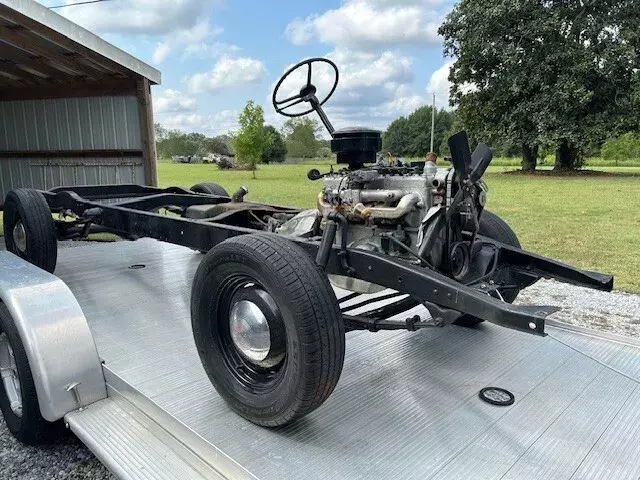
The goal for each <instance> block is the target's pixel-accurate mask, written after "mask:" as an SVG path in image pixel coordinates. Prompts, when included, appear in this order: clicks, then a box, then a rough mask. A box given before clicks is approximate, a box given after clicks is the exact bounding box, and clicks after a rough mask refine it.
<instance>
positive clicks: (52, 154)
mask: <svg viewBox="0 0 640 480" xmlns="http://www.w3.org/2000/svg"><path fill="white" fill-rule="evenodd" d="M129 157H137V158H140V157H143V152H142V151H141V150H112V149H108V150H51V151H47V150H0V158H129Z"/></svg>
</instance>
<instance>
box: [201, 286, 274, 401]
mask: <svg viewBox="0 0 640 480" xmlns="http://www.w3.org/2000/svg"><path fill="white" fill-rule="evenodd" d="M218 292H219V294H218V295H216V299H217V307H216V309H215V311H216V312H217V321H216V322H214V324H213V325H214V329H216V330H217V331H216V332H215V337H216V338H217V339H218V342H219V345H220V351H221V353H222V357H223V361H224V363H225V364H226V367H227V371H229V372H230V373H231V375H232V376H233V377H234V379H235V380H236V381H237V382H239V383H240V384H241V385H242V386H243V387H244V388H245V389H246V390H248V391H251V392H253V393H266V392H269V391H272V390H273V389H274V388H275V387H276V386H277V385H278V384H279V383H280V380H281V379H282V377H283V375H284V370H285V364H286V334H285V326H284V321H283V319H282V314H281V312H280V309H279V307H278V305H277V304H276V302H275V300H274V299H273V297H272V296H271V295H270V294H269V293H268V292H267V290H266V289H265V288H264V287H263V286H262V285H261V284H260V283H259V282H258V281H257V280H256V279H254V278H251V277H249V276H246V275H238V276H232V277H230V278H227V279H225V280H224V281H223V282H222V285H221V288H220V290H218Z"/></svg>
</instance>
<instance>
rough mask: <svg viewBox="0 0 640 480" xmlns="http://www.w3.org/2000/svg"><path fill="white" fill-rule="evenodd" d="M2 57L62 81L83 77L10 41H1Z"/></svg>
mask: <svg viewBox="0 0 640 480" xmlns="http://www.w3.org/2000/svg"><path fill="white" fill-rule="evenodd" d="M0 58H4V59H5V60H11V61H12V62H14V63H16V64H18V65H19V66H20V67H22V66H25V67H27V68H29V69H30V70H35V71H36V72H39V73H42V74H44V75H47V76H48V77H51V78H55V79H58V80H62V81H65V82H66V81H69V80H73V79H79V78H82V77H81V76H79V75H78V74H76V73H74V72H73V71H71V70H68V69H64V67H62V68H63V69H60V68H56V67H54V66H53V65H51V64H50V63H48V60H47V59H46V58H43V57H40V56H38V55H29V54H28V53H27V52H25V51H24V50H20V49H18V48H16V47H13V46H11V45H9V44H8V43H3V42H0Z"/></svg>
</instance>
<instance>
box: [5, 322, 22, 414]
mask: <svg viewBox="0 0 640 480" xmlns="http://www.w3.org/2000/svg"><path fill="white" fill-rule="evenodd" d="M0 374H1V375H2V383H3V385H4V390H5V392H6V394H7V398H8V400H9V406H10V407H11V411H13V413H14V414H15V415H16V416H18V417H22V388H21V386H20V376H19V375H18V366H17V364H16V357H15V355H14V353H13V349H12V348H11V345H9V340H8V339H7V335H6V334H4V333H3V334H2V335H0Z"/></svg>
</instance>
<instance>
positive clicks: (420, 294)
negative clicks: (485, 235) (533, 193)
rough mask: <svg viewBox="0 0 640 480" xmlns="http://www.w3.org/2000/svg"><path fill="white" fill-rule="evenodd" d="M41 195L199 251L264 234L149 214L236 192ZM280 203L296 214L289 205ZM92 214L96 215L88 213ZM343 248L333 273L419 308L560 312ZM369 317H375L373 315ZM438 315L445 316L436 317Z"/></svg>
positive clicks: (521, 261) (544, 268)
mask: <svg viewBox="0 0 640 480" xmlns="http://www.w3.org/2000/svg"><path fill="white" fill-rule="evenodd" d="M42 193H43V195H44V196H45V198H46V199H47V202H48V204H49V207H50V208H51V209H52V210H53V211H60V210H63V209H65V210H71V211H73V212H74V213H75V214H76V215H78V216H80V217H90V221H91V222H92V223H93V224H95V225H99V226H102V227H104V228H107V229H111V230H113V231H117V232H123V233H126V234H128V235H131V236H135V237H150V238H155V239H157V240H161V241H164V242H168V243H173V244H177V245H182V246H185V247H190V248H193V249H196V250H200V251H207V250H209V249H210V248H212V247H214V246H215V245H217V244H219V243H221V242H223V241H224V240H226V239H228V238H231V237H234V236H237V235H246V234H255V233H261V232H260V231H256V230H253V229H250V228H243V227H237V226H233V225H226V224H222V223H212V222H208V221H206V220H193V219H189V218H183V217H179V216H167V215H160V214H157V213H154V212H152V211H149V210H156V209H158V208H162V207H167V206H182V207H186V206H189V205H202V204H216V203H221V202H228V201H230V199H229V197H220V196H214V195H202V194H194V193H193V192H190V191H189V190H185V189H180V188H172V189H158V188H152V187H139V186H131V185H119V186H100V187H71V188H66V187H63V188H58V189H55V190H52V191H48V192H46V191H43V192H42ZM83 197H86V198H83ZM128 197H132V198H131V199H130V200H124V201H122V202H120V203H116V204H103V203H99V202H96V201H94V200H97V199H113V198H128ZM276 208H277V207H276ZM279 208H281V209H283V210H286V211H292V210H291V209H288V208H286V207H279ZM89 212H90V215H88V213H89ZM264 234H265V235H269V234H268V233H264ZM289 239H290V240H291V241H292V242H294V243H296V244H297V245H299V246H300V247H302V248H303V249H304V250H305V251H307V252H308V253H309V254H310V255H311V256H312V257H313V258H315V257H316V255H317V253H318V250H319V247H320V242H319V241H317V240H313V239H304V238H297V237H289ZM483 240H484V241H485V242H486V243H490V244H492V245H493V247H494V248H496V249H498V250H499V255H500V257H499V258H500V260H499V261H500V262H501V263H502V264H504V265H506V266H509V267H514V268H516V269H519V270H521V271H523V272H525V273H528V274H533V275H535V276H538V277H552V278H556V279H559V280H561V281H565V282H569V283H574V284H577V285H582V286H587V287H590V288H595V289H599V290H611V288H612V285H613V279H612V278H611V277H609V276H607V275H603V274H600V273H594V272H588V271H583V270H578V269H575V268H573V267H570V266H568V265H565V264H563V263H561V262H556V261H554V260H550V259H547V258H544V257H540V256H538V255H535V254H531V253H528V252H524V251H522V250H519V249H517V248H512V247H509V246H507V245H504V244H501V243H499V242H494V241H492V240H489V239H483ZM340 253H341V251H340V247H339V246H334V247H333V248H332V249H331V251H330V254H329V259H328V261H327V265H326V271H327V273H331V274H337V275H344V276H348V275H349V274H351V275H352V276H354V277H355V278H358V279H361V280H364V281H367V282H371V283H375V284H378V285H382V286H384V287H387V288H391V289H393V290H397V291H398V292H402V293H403V294H408V295H410V298H409V299H408V302H406V303H403V304H402V305H404V304H406V305H409V302H410V303H411V305H413V304H415V303H416V301H417V302H426V303H430V304H435V305H437V306H439V307H441V308H443V309H449V310H452V311H456V312H460V313H468V314H471V315H474V316H476V317H478V318H481V319H483V320H486V321H489V322H492V323H495V324H498V325H501V326H504V327H508V328H512V329H515V330H520V331H524V332H528V333H534V334H538V335H544V325H545V317H547V316H548V315H550V314H551V313H553V312H555V311H557V308H555V307H527V306H517V305H511V304H509V303H505V302H503V301H501V300H499V299H496V298H494V297H492V296H490V295H489V294H488V293H487V292H486V291H483V290H482V289H479V288H475V287H471V286H465V285H463V284H461V283H459V282H456V281H455V280H452V279H451V278H449V277H447V276H445V275H442V274H440V273H438V272H436V271H433V270H430V269H427V268H424V267H420V266H417V265H414V264H411V263H409V262H407V261H404V260H402V259H398V258H393V257H389V256H388V255H383V254H378V253H372V252H367V251H364V250H357V249H351V248H349V249H347V250H346V258H347V262H348V265H349V267H350V270H349V271H347V270H345V264H344V262H343V260H342V259H341V256H340ZM396 303H399V302H396ZM411 305H410V306H411ZM409 308H410V307H409ZM345 310H347V309H345ZM387 310H388V309H385V308H384V307H383V308H382V309H381V313H384V314H388V311H387ZM398 313H400V312H398ZM366 316H367V317H368V318H373V317H371V316H369V314H368V315H366ZM374 316H375V314H374ZM434 320H435V321H436V322H437V321H438V319H437V318H436V319H434Z"/></svg>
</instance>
